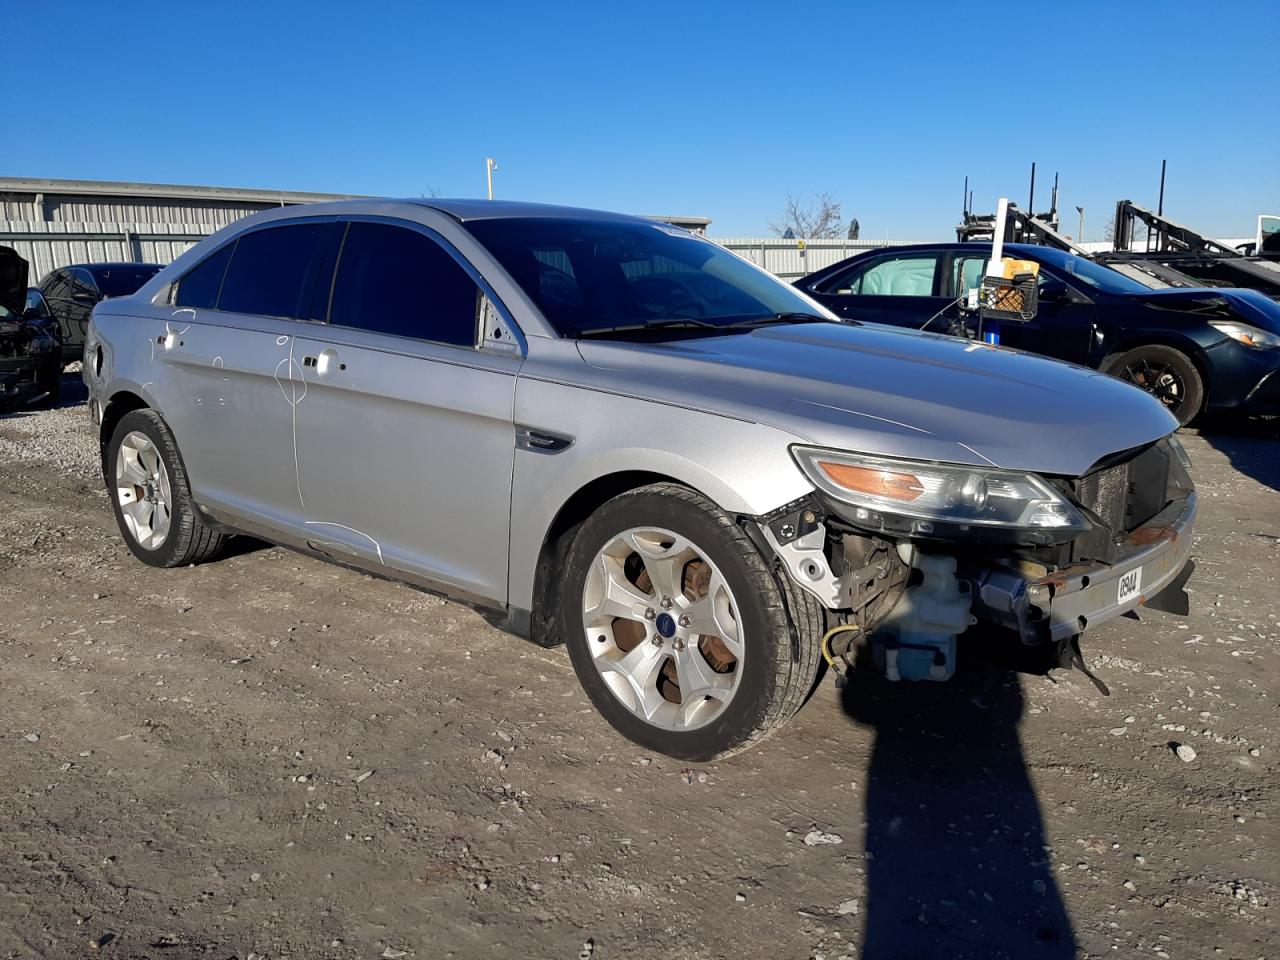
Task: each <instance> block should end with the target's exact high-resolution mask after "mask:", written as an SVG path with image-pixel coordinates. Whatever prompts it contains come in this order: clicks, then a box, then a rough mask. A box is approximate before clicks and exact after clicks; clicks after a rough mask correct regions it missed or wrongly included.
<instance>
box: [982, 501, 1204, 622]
mask: <svg viewBox="0 0 1280 960" xmlns="http://www.w3.org/2000/svg"><path fill="white" fill-rule="evenodd" d="M1195 516H1196V495H1195V493H1192V492H1189V493H1188V494H1187V495H1186V498H1185V499H1180V500H1175V501H1173V502H1172V503H1170V504H1169V505H1168V506H1167V507H1165V508H1164V509H1163V510H1162V511H1160V513H1158V514H1156V516H1154V517H1152V518H1151V519H1150V520H1149V521H1147V523H1145V524H1143V525H1142V526H1141V527H1138V528H1137V529H1135V530H1133V531H1132V532H1131V533H1129V534H1128V536H1127V538H1126V539H1125V542H1124V544H1123V545H1122V547H1121V549H1120V551H1119V553H1118V554H1117V557H1116V561H1115V562H1114V563H1112V564H1077V565H1075V566H1071V567H1065V568H1063V569H1061V570H1057V571H1055V572H1053V573H1050V574H1046V575H1044V576H1039V577H1036V576H1031V575H1027V574H1024V573H1022V572H1019V571H1016V570H1013V569H1006V568H996V569H991V570H988V571H986V572H985V573H984V574H983V575H982V576H981V578H980V580H979V583H978V590H977V592H976V595H975V597H974V613H975V614H976V615H977V616H979V617H981V618H982V619H984V620H992V621H995V622H996V623H999V624H1001V625H1003V626H1007V627H1009V628H1010V629H1013V630H1016V631H1017V632H1018V634H1019V636H1021V637H1022V640H1023V641H1024V642H1025V643H1047V642H1054V643H1061V642H1063V641H1066V640H1069V639H1070V638H1072V637H1074V636H1077V635H1079V634H1081V633H1084V632H1085V630H1086V629H1088V628H1090V627H1096V626H1098V625H1099V624H1102V623H1105V622H1107V621H1108V620H1112V619H1114V618H1115V617H1118V616H1121V615H1123V614H1125V613H1128V612H1129V611H1131V610H1134V609H1136V608H1137V607H1140V606H1144V605H1146V606H1151V607H1153V608H1159V609H1174V610H1176V609H1177V608H1178V604H1177V602H1176V601H1174V600H1172V599H1171V598H1168V597H1162V596H1161V594H1162V593H1163V592H1164V591H1165V590H1166V589H1169V590H1175V591H1180V590H1181V588H1182V584H1183V583H1185V581H1186V577H1185V576H1183V574H1184V571H1186V568H1187V564H1188V562H1189V561H1190V559H1191V528H1192V525H1193V523H1194V521H1195Z"/></svg>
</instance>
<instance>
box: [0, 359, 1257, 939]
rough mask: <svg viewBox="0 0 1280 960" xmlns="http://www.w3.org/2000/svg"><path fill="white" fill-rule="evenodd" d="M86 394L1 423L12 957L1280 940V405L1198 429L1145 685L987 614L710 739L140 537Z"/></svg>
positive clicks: (465, 645)
mask: <svg viewBox="0 0 1280 960" xmlns="http://www.w3.org/2000/svg"><path fill="white" fill-rule="evenodd" d="M73 387H74V379H73V378H71V377H69V378H68V398H67V399H65V400H64V406H63V407H62V408H60V409H58V410H54V411H47V412H39V413H35V412H24V413H19V414H13V415H9V416H5V417H0V677H2V678H3V691H4V706H3V708H2V709H0V768H2V769H3V771H4V773H3V777H4V789H3V790H0V824H2V825H3V827H2V828H0V957H23V958H29V957H50V958H61V957H75V956H84V955H89V954H96V955H101V956H104V957H119V958H126V957H127V958H135V957H137V958H142V957H145V958H156V960H159V958H187V957H191V958H195V957H213V958H229V957H237V958H242V960H244V958H250V957H258V958H271V960H277V958H284V957H294V958H312V957H337V958H378V957H382V958H396V957H412V958H424V957H431V958H436V957H480V956H532V957H553V958H554V957H559V958H566V960H567V958H574V957H582V958H591V957H596V958H608V957H629V958H630V957H640V958H648V957H653V958H669V957H690V958H711V957H735V958H736V957H768V958H774V957H799V958H817V957H821V958H824V960H835V958H841V957H850V958H852V957H860V958H863V960H898V958H948V960H953V958H957V957H983V958H995V957H1010V958H1026V957H1035V958H1041V957H1045V958H1069V957H1104V956H1106V957H1110V956H1124V957H1146V956H1150V957H1157V958H1165V957H1174V958H1206V957H1224V958H1239V960H1251V958H1256V957H1270V956H1274V955H1275V953H1276V942H1277V938H1276V929H1277V922H1276V915H1275V911H1276V910H1277V905H1276V904H1275V903H1274V901H1275V900H1276V898H1277V896H1278V892H1277V891H1278V890H1280V867H1277V859H1280V858H1278V857H1277V853H1280V838H1278V837H1277V832H1276V829H1275V822H1276V817H1277V816H1280V810H1278V809H1277V804H1276V795H1277V786H1276V784H1277V781H1276V773H1277V763H1276V756H1277V752H1278V751H1280V716H1277V700H1276V691H1277V682H1276V672H1275V671H1276V664H1277V660H1276V657H1277V652H1278V650H1280V591H1278V589H1277V587H1278V584H1277V572H1276V571H1277V561H1278V560H1280V497H1278V496H1277V489H1278V488H1280V456H1278V455H1277V454H1278V451H1280V438H1277V435H1276V431H1275V430H1274V428H1271V427H1268V426H1265V425H1264V426H1260V427H1251V428H1250V429H1248V430H1246V431H1244V432H1238V433H1205V434H1197V433H1195V432H1192V433H1190V434H1189V435H1188V436H1187V438H1186V443H1187V446H1188V448H1189V450H1190V452H1191V455H1192V458H1193V460H1194V461H1195V464H1196V471H1195V472H1196V478H1197V482H1198V485H1199V488H1200V490H1201V493H1202V495H1203V499H1202V503H1203V507H1202V513H1201V519H1200V524H1199V528H1198V534H1197V536H1196V557H1197V561H1198V564H1199V567H1198V570H1197V573H1196V576H1195V577H1194V578H1193V580H1192V582H1191V585H1190V589H1191V592H1192V612H1191V616H1190V617H1189V618H1176V617H1172V616H1168V615H1164V614H1156V613H1150V614H1144V615H1143V620H1142V621H1141V622H1137V621H1134V620H1130V619H1122V620H1118V621H1115V622H1113V623H1111V624H1107V625H1105V626H1103V627H1101V628H1099V629H1098V630H1096V631H1094V632H1092V633H1091V634H1089V635H1088V636H1087V637H1086V642H1085V652H1086V656H1087V657H1088V658H1089V661H1090V663H1091V665H1092V666H1093V668H1094V669H1096V670H1097V671H1098V672H1099V673H1100V674H1101V675H1102V676H1103V677H1104V678H1105V679H1106V680H1107V682H1108V683H1109V684H1110V685H1111V688H1112V692H1113V696H1111V697H1110V698H1103V697H1101V696H1099V695H1098V693H1097V691H1096V690H1095V689H1094V688H1093V687H1092V686H1091V685H1090V684H1089V683H1088V681H1087V680H1085V679H1084V677H1083V676H1082V675H1080V674H1066V673H1062V672H1055V674H1053V675H1052V676H1050V677H1044V676H1032V675H1025V674H1018V673H1016V672H1014V671H1013V670H1011V669H1010V668H1009V667H1008V666H1007V665H1004V664H1002V663H1001V661H1000V659H999V658H998V657H995V656H991V657H989V658H988V659H987V660H986V661H985V662H980V657H979V656H978V654H979V653H980V652H981V650H982V649H985V648H988V647H991V646H992V645H993V643H994V641H992V639H991V638H986V637H981V636H980V637H977V638H974V639H971V640H968V641H967V647H966V648H965V649H964V653H963V654H962V656H964V657H965V658H966V659H965V662H964V665H963V669H962V671H961V674H960V675H959V676H958V677H957V680H956V681H954V682H953V683H952V684H948V685H945V686H938V685H916V686H893V685H890V684H888V683H887V682H886V681H883V680H881V679H879V678H877V677H874V676H869V675H868V676H862V677H859V678H857V679H855V681H854V682H853V683H852V684H851V685H850V686H849V687H848V688H847V689H846V690H845V691H844V692H843V694H839V693H837V691H836V690H835V689H834V687H833V685H832V684H831V683H830V681H827V682H825V683H824V684H823V685H822V686H821V687H820V688H819V690H818V692H817V693H816V694H815V696H814V698H813V699H812V701H811V702H810V703H809V704H808V705H807V706H806V708H805V709H804V711H803V712H802V713H801V715H800V716H799V717H798V718H797V719H796V720H795V721H794V722H793V723H792V724H791V725H789V726H788V727H787V728H786V729H785V730H784V731H782V732H781V733H780V734H779V735H777V736H775V737H774V738H772V739H771V740H769V741H768V742H766V743H765V744H763V745H761V746H760V747H758V748H756V749H754V750H751V751H749V752H747V753H745V754H743V755H740V756H737V757H734V758H732V759H730V760H727V761H723V762H720V763H714V764H707V765H702V766H696V767H689V766H686V765H683V764H680V763H678V762H674V761H671V760H668V759H666V758H663V757H658V756H653V755H650V754H646V753H645V752H644V751H641V750H639V749H637V748H635V747H633V746H631V745H630V744H628V743H627V742H625V741H623V740H620V739H619V738H618V737H616V736H614V735H613V734H612V733H611V731H610V730H609V729H608V727H607V726H606V725H605V724H604V723H603V722H602V721H601V720H600V719H598V718H597V716H596V715H595V714H594V712H593V711H592V710H591V709H590V708H589V706H588V704H587V702H586V699H585V697H584V696H583V694H582V693H581V692H580V690H579V689H578V687H577V684H576V682H575V680H574V678H573V675H572V672H571V670H570V668H569V665H568V661H567V658H566V656H565V655H564V653H563V651H562V650H549V651H547V650H541V649H539V648H536V647H534V646H532V645H529V644H527V643H524V642H521V641H519V640H517V639H514V638H511V637H509V636H506V635H504V634H502V633H500V632H499V631H497V630H495V629H494V628H492V627H491V626H490V625H489V624H488V623H487V622H486V621H485V620H484V619H483V618H482V617H481V616H479V615H478V614H476V613H475V612H473V611H471V610H470V609H468V608H466V607H463V606H459V605H456V604H452V603H448V602H446V601H443V600H440V599H438V598H436V597H433V596H430V595H427V594H424V593H420V592H417V591H414V590H412V589H410V588H408V587H404V586H399V585H396V584H392V583H385V582H381V581H377V580H373V579H370V578H368V577H365V576H362V575H361V574H358V573H354V572H351V571H348V570H344V569H340V568H338V567H334V566H329V565H325V564H323V563H320V562H318V561H316V560H312V559H308V558H304V557H302V556H300V555H297V554H295V553H291V552H288V551H285V550H281V549H267V548H263V547H261V546H259V545H256V544H253V543H251V542H240V541H237V542H236V548H235V549H233V550H232V551H231V552H230V554H229V555H228V556H227V557H225V558H224V559H221V560H219V561H217V562H214V563H211V564H208V565H205V566H202V567H195V568H184V569H180V570H172V571H159V570H153V569H150V568H147V567H144V566H142V565H140V564H138V563H137V562H135V561H134V560H133V559H132V558H131V557H130V555H129V554H128V552H127V551H126V549H125V548H124V546H123V544H122V543H121V541H120V539H119V536H118V534H117V531H116V529H115V525H114V523H113V521H112V518H111V515H110V512H109V508H108V505H107V501H106V499H105V495H104V494H103V492H102V490H101V483H100V480H99V479H98V477H97V473H96V463H95V460H96V456H97V447H96V442H95V438H94V437H93V435H92V433H91V431H90V428H89V424H88V420H87V417H86V415H85V410H84V407H83V406H77V405H75V403H74V402H73V401H75V400H76V399H77V394H76V393H75V391H74V390H73ZM78 396H79V397H82V396H83V393H82V392H81V393H79V395H78ZM1186 748H1190V749H1186Z"/></svg>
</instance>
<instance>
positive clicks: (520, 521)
mask: <svg viewBox="0 0 1280 960" xmlns="http://www.w3.org/2000/svg"><path fill="white" fill-rule="evenodd" d="M517 394H518V398H517V405H516V406H517V414H516V419H517V423H518V424H519V425H523V426H528V427H532V428H542V429H546V430H552V431H554V432H556V433H557V434H560V435H563V436H565V437H567V438H571V442H570V444H569V445H568V446H567V447H565V448H564V449H561V450H560V451H558V452H543V451H538V450H527V449H518V450H517V451H516V458H515V466H514V470H513V475H512V496H511V543H510V553H509V557H510V565H509V571H510V572H509V577H508V584H509V588H508V599H509V602H510V603H511V604H512V605H513V606H516V607H520V608H522V609H525V610H528V609H531V608H532V603H533V595H534V588H535V578H536V569H537V564H538V558H539V556H540V554H541V551H542V547H543V544H544V542H545V541H546V538H547V534H548V531H550V529H551V527H552V524H553V522H554V521H555V519H556V517H557V516H558V514H559V513H560V511H561V509H562V508H563V507H564V505H565V504H566V503H568V502H569V501H570V500H571V499H572V498H573V497H574V495H575V494H577V493H578V492H579V491H581V490H583V489H585V488H586V487H588V486H590V485H591V484H593V483H596V482H597V481H600V480H602V479H603V478H606V477H609V476H611V475H616V474H627V473H642V474H648V475H653V476H655V477H662V478H665V479H669V480H673V481H675V482H677V483H681V484H684V485H686V486H688V487H691V488H693V489H695V490H697V491H699V492H700V493H702V494H703V495H704V496H706V497H708V498H709V499H710V500H712V501H714V502H715V503H716V504H717V505H719V506H720V508H721V509H723V510H725V511H727V512H729V513H736V514H750V515H758V514H763V513H768V512H769V511H770V510H773V509H775V508H777V507H779V506H782V505H783V504H785V503H789V502H791V501H792V500H796V499H798V498H799V497H802V496H804V495H806V494H808V493H810V492H812V489H813V488H812V485H811V484H810V483H809V481H808V480H807V479H806V478H805V476H804V474H802V473H801V472H800V469H799V468H798V467H797V466H796V465H795V462H794V461H793V460H792V459H791V455H790V453H789V451H788V447H789V445H790V444H791V443H794V442H796V441H797V440H798V439H799V438H797V437H794V436H792V435H791V434H789V433H786V432H784V431H781V430H778V429H776V428H774V427H769V426H765V425H763V424H759V423H753V422H749V421H745V420H737V419H734V418H731V417H724V416H718V415H715V414H710V413H704V412H700V411H696V410H689V409H687V408H683V407H675V406H667V405H664V404H661V403H656V402H654V401H652V400H641V399H636V398H633V397H625V396H618V395H613V394H607V393H602V392H600V391H596V390H592V389H589V388H583V387H577V386H572V385H568V384H563V383H549V382H546V381H535V380H527V379H522V380H521V381H520V384H519V386H518V388H517Z"/></svg>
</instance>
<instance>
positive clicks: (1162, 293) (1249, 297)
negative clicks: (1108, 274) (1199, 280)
mask: <svg viewBox="0 0 1280 960" xmlns="http://www.w3.org/2000/svg"><path fill="white" fill-rule="evenodd" d="M1128 296H1129V298H1130V299H1133V300H1139V301H1141V302H1142V303H1145V304H1147V305H1148V306H1152V307H1156V308H1157V309H1160V310H1178V311H1182V312H1192V311H1194V312H1195V313H1196V314H1197V315H1199V316H1202V317H1203V318H1204V320H1205V321H1206V322H1207V321H1209V320H1233V319H1240V320H1243V321H1244V322H1245V323H1250V324H1252V325H1253V326H1255V327H1259V328H1261V329H1263V330H1267V331H1270V332H1271V333H1275V334H1280V303H1277V302H1276V301H1275V300H1272V299H1271V298H1270V297H1268V296H1267V295H1266V294H1264V293H1260V292H1259V291H1257V290H1245V289H1241V288H1239V287H1169V288H1165V289H1160V290H1151V291H1148V292H1144V293H1133V294H1129V295H1128ZM1215 307H1217V308H1218V309H1217V310H1216V311H1215V310H1214V308H1215Z"/></svg>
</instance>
